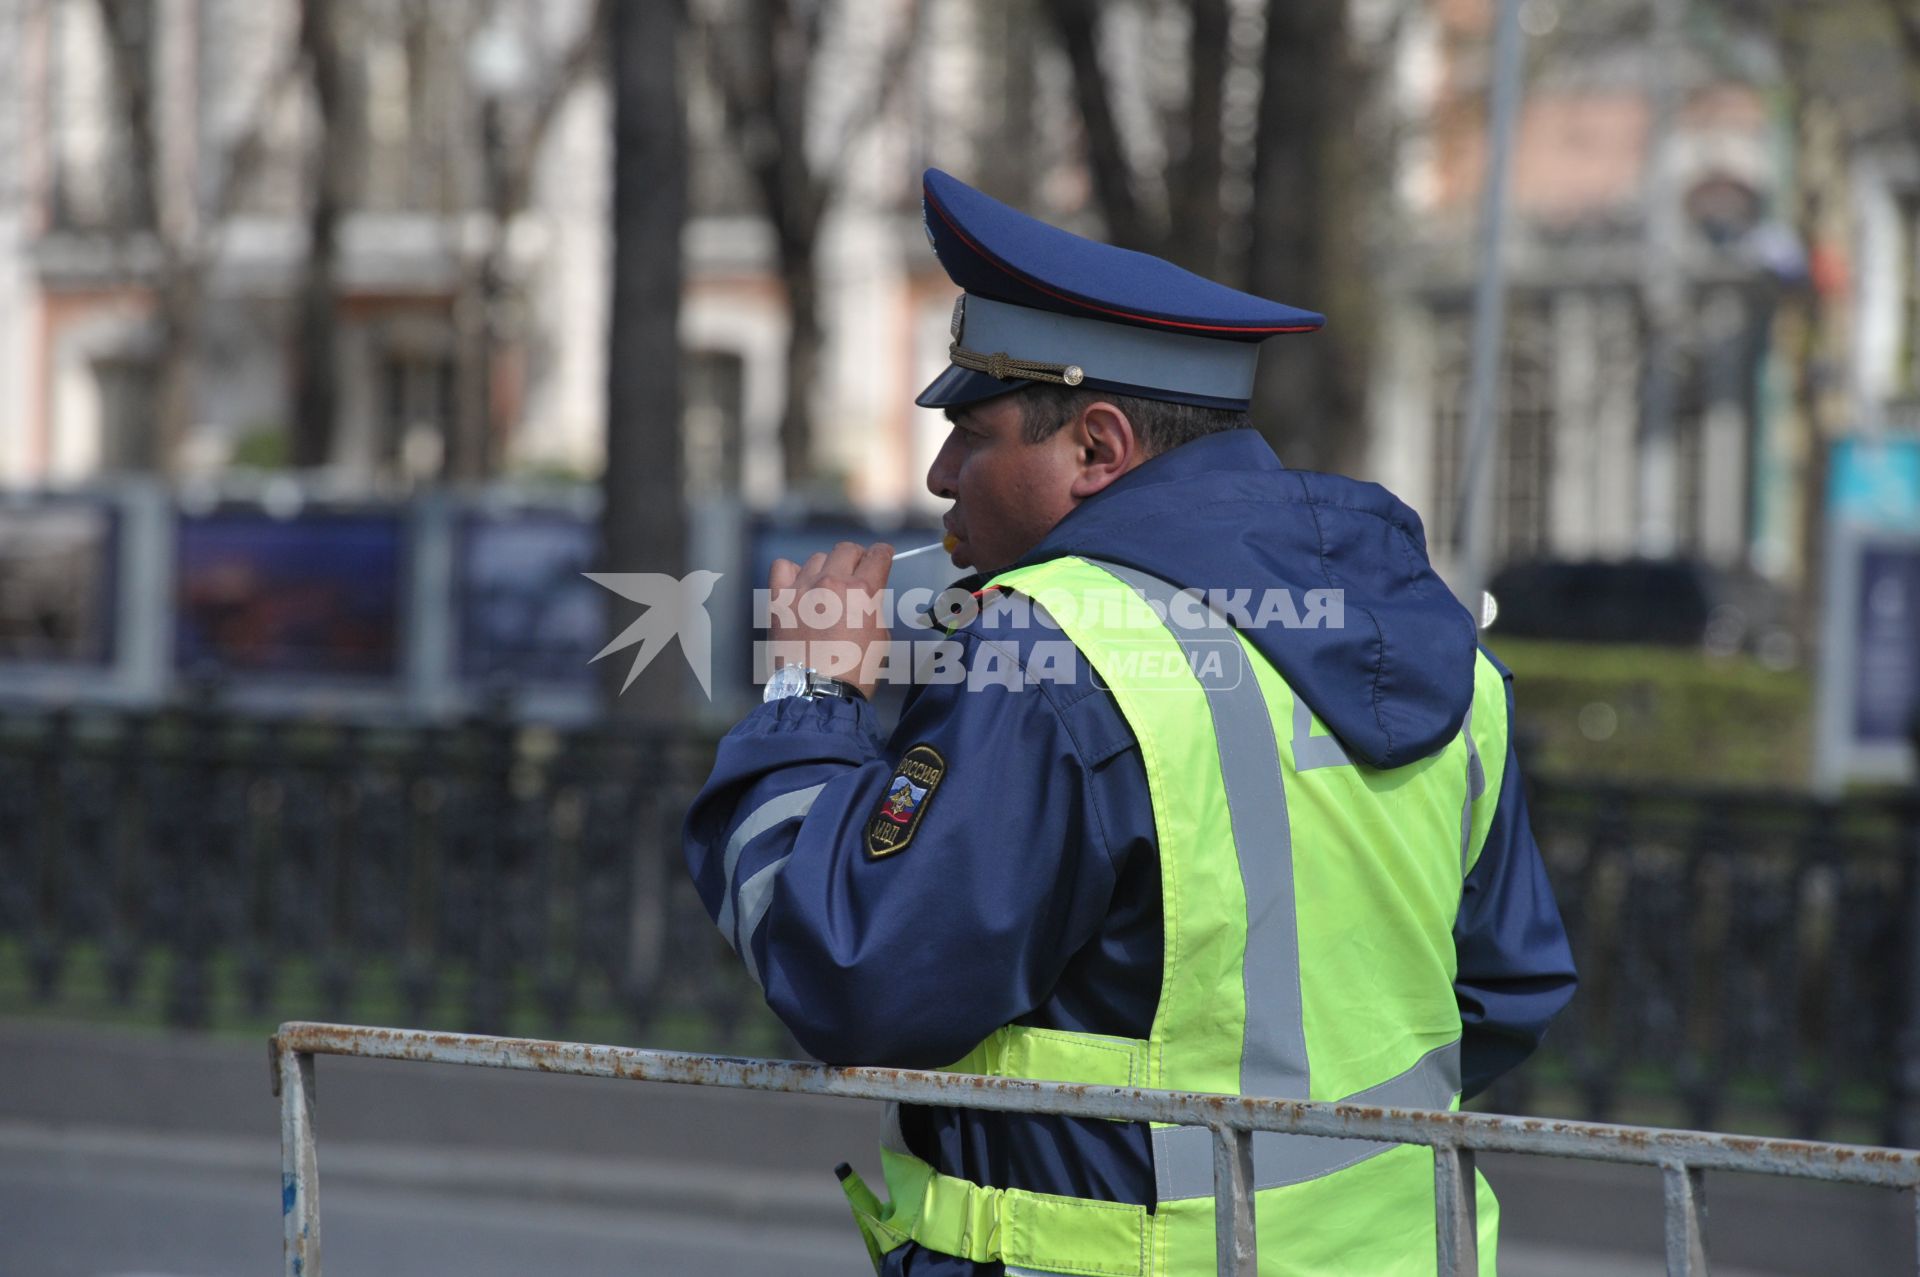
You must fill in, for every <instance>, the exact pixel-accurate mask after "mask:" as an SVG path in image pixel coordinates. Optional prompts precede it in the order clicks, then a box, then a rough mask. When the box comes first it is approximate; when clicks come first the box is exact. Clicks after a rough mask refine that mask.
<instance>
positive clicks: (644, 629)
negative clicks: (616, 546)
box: [582, 569, 721, 700]
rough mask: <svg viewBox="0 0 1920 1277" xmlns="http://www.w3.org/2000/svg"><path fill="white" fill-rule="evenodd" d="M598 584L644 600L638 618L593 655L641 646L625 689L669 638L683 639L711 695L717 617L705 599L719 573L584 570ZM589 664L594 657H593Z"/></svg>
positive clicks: (686, 652) (685, 651)
mask: <svg viewBox="0 0 1920 1277" xmlns="http://www.w3.org/2000/svg"><path fill="white" fill-rule="evenodd" d="M582 575H583V576H585V577H586V578H587V579H588V580H589V581H592V582H593V583H594V584H596V585H601V586H605V587H606V588H607V589H609V590H612V591H613V592H614V593H615V594H618V595H619V596H620V597H621V598H623V599H628V600H631V601H632V602H635V603H638V604H640V605H641V606H642V607H644V608H645V609H646V611H644V612H642V613H641V614H640V619H639V620H637V621H635V622H634V623H633V624H631V625H629V626H628V627H627V628H626V629H624V630H622V631H620V633H619V634H617V635H615V636H614V639H613V641H612V642H611V643H608V644H607V645H606V646H605V647H603V648H601V649H600V650H599V651H598V652H596V653H595V654H594V657H593V659H594V660H595V661H597V660H599V659H600V658H601V657H603V656H611V655H612V654H613V653H615V652H618V651H622V650H623V649H625V648H629V647H635V646H637V647H638V648H639V649H640V650H639V651H638V652H636V653H635V654H634V657H633V668H632V669H630V670H628V671H627V681H626V682H624V683H622V684H621V685H620V690H621V691H622V692H624V691H626V690H627V689H628V688H629V687H632V686H633V680H635V679H636V678H639V677H640V671H641V670H644V669H645V668H647V666H648V665H651V664H652V663H653V658H654V657H656V656H658V655H660V649H662V648H664V647H665V646H666V645H667V642H668V640H670V639H678V640H680V653H681V655H683V656H685V657H686V658H687V665H688V667H689V668H691V669H692V670H693V676H694V677H695V678H697V679H699V680H700V690H701V691H702V692H704V693H705V694H706V697H707V699H708V700H712V699H713V683H712V679H713V620H712V618H711V617H709V616H708V615H707V598H708V596H710V595H711V594H712V593H713V587H714V586H715V585H717V584H719V581H720V577H721V573H719V572H709V571H706V570H705V569H702V570H700V571H697V572H689V573H687V574H686V575H685V576H683V577H678V578H675V577H672V576H669V575H667V574H666V573H665V572H586V573H582ZM589 663H591V662H589Z"/></svg>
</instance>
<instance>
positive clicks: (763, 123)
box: [702, 0, 925, 488]
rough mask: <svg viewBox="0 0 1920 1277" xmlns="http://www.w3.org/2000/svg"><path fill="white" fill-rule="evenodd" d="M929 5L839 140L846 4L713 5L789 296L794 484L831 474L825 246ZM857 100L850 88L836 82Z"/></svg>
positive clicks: (719, 73)
mask: <svg viewBox="0 0 1920 1277" xmlns="http://www.w3.org/2000/svg"><path fill="white" fill-rule="evenodd" d="M924 7H925V0H907V4H906V7H905V13H904V16H903V18H902V19H901V20H900V22H899V23H898V24H897V25H895V26H894V27H893V28H892V29H891V30H890V31H889V32H888V33H887V36H886V39H885V43H884V47H883V49H882V51H881V55H880V58H879V61H878V70H877V71H876V72H875V74H874V78H873V81H872V83H871V84H870V85H867V86H853V88H852V90H851V94H850V96H851V98H852V100H853V101H854V102H855V105H854V106H853V107H852V108H851V109H849V110H847V111H846V112H845V114H844V117H843V118H842V119H841V120H840V121H839V122H838V124H837V127H835V128H834V129H832V130H831V132H830V136H828V137H826V138H824V139H822V138H821V137H820V136H819V130H818V129H817V128H814V127H810V126H813V125H815V124H816V123H817V122H818V120H819V118H820V116H821V115H822V114H823V112H822V111H820V109H819V107H820V101H821V97H822V93H821V90H822V85H821V84H820V82H819V72H820V70H821V68H822V67H823V66H824V65H826V59H824V58H822V56H821V50H822V47H823V41H824V38H825V35H826V32H827V29H828V27H829V24H830V21H831V20H833V19H835V18H838V19H840V20H842V21H846V20H848V19H847V14H846V10H847V8H848V5H847V4H846V3H845V0H716V3H714V4H710V5H707V6H705V8H704V16H703V24H702V25H703V35H704V39H703V43H704V45H705V47H706V50H707V54H708V57H707V72H708V75H709V77H710V78H711V80H712V82H713V85H714V88H715V89H716V90H717V91H718V94H719V98H720V101H721V104H722V106H723V109H724V111H725V115H726V118H727V123H728V126H729V129H730V132H731V134H732V138H733V141H734V145H735V146H736V147H737V148H738V150H739V153H740V158H741V159H742V161H743V162H744V163H745V165H746V169H747V173H748V175H749V177H750V179H751V181H752V185H753V187H754V190H755V193H756V194H757V195H758V197H759V201H760V204H761V206H762V211H763V212H764V213H765V215H766V217H767V220H768V222H769V223H770V224H771V226H772V228H773V238H774V247H775V254H776V258H777V266H778V270H779V273H780V278H781V282H782V284H783V285H784V286H785V289H786V294H787V310H788V315H789V328H788V334H787V354H786V374H787V376H786V402H785V406H784V407H783V409H782V411H781V418H780V452H781V458H782V461H783V464H784V466H785V470H786V476H787V484H788V486H789V488H804V487H807V486H808V485H809V484H810V482H811V481H813V480H816V479H817V478H818V477H819V476H818V475H817V474H816V473H815V470H814V466H813V421H812V416H813V400H814V393H815V387H816V384H817V382H818V379H819V365H820V355H821V349H822V346H823V344H824V332H823V326H822V320H821V305H820V285H819V270H818V261H817V255H818V246H819V239H820V227H821V224H822V222H823V220H824V219H825V217H826V214H827V210H828V208H829V207H830V206H831V204H832V202H833V199H834V196H835V194H836V193H837V191H838V189H839V186H840V184H841V183H842V182H843V181H844V180H845V178H846V174H847V170H848V161H849V159H850V157H851V154H852V151H853V148H854V145H855V144H856V143H857V142H858V141H859V140H860V138H861V137H862V136H863V135H864V133H865V131H866V129H867V128H868V127H869V126H870V125H871V124H872V123H873V121H875V120H876V119H878V118H880V116H881V113H882V112H883V110H884V109H885V107H886V104H887V102H888V101H889V99H890V98H891V97H892V95H893V92H894V90H895V89H896V88H897V87H898V85H899V83H900V81H901V79H902V78H903V76H904V75H905V72H906V69H907V67H908V66H909V64H910V61H911V54H912V50H913V47H914V43H915V40H916V38H917V35H918V33H919V29H920V19H921V13H922V11H923V9H924ZM833 87H834V89H835V91H836V92H837V93H839V94H841V95H843V96H848V95H849V93H848V89H847V88H846V87H845V86H838V85H836V86H833Z"/></svg>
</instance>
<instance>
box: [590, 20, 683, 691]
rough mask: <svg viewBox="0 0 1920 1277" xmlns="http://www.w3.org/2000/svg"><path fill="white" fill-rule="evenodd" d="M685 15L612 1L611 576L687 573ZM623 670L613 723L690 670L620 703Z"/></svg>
mask: <svg viewBox="0 0 1920 1277" xmlns="http://www.w3.org/2000/svg"><path fill="white" fill-rule="evenodd" d="M684 25H685V20H684V18H683V16H682V12H681V6H680V5H678V4H665V3H656V2H655V0H616V3H614V4H613V6H612V9H611V13H610V15H609V38H608V42H607V43H608V48H609V52H610V63H609V66H610V78H611V84H612V92H613V294H612V301H611V307H610V314H611V321H610V325H609V331H608V352H607V463H606V470H605V472H604V478H603V480H602V487H603V492H604V503H603V513H602V515H601V528H602V532H601V538H602V548H603V553H604V555H605V558H604V560H603V564H604V568H605V570H607V571H610V572H639V571H649V572H666V573H671V574H673V575H675V576H679V575H681V574H682V573H684V572H685V570H686V557H687V545H686V537H687V529H686V524H687V518H686V496H685V484H684V482H683V478H682V476H683V474H684V472H685V469H686V466H685V459H684V457H683V456H682V450H681V436H680V395H681V387H680V359H681V354H680V291H681V288H682V284H683V274H682V266H681V254H680V234H681V229H682V226H683V225H684V223H685V220H686V212H687V125H686V114H685V103H684V100H683V97H682V93H681V82H680V67H679V53H680V48H681V43H682V41H681V36H682V31H683V28H684ZM628 668H629V666H628V664H627V662H626V660H625V659H623V658H621V657H618V656H616V657H612V658H609V659H608V660H607V661H606V662H603V670H604V673H605V677H606V680H607V682H606V684H605V686H606V690H607V694H608V697H609V704H610V705H611V706H612V707H613V709H614V710H615V712H618V713H622V714H627V715H633V716H636V717H642V718H647V719H651V720H654V721H671V720H673V719H675V718H676V717H678V716H679V714H680V712H681V710H682V709H683V708H684V706H685V704H686V690H687V687H688V681H687V667H686V665H685V663H684V662H683V661H681V660H680V659H679V658H678V654H677V653H673V652H667V653H663V654H662V657H661V659H658V660H655V661H653V662H652V663H651V664H650V665H648V666H647V668H646V670H645V671H644V672H643V673H642V674H641V675H640V677H639V680H638V681H637V682H636V683H635V685H634V687H633V688H632V690H631V691H630V692H629V693H628V694H627V695H625V696H622V695H620V694H619V691H620V686H621V683H622V682H623V681H624V680H625V678H626V674H627V669H628Z"/></svg>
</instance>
